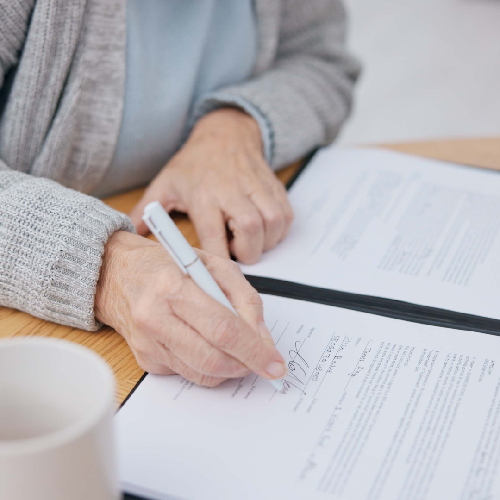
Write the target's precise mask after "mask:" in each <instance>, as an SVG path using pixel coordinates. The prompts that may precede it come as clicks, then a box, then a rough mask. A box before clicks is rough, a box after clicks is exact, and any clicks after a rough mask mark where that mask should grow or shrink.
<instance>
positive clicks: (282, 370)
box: [266, 361, 287, 378]
mask: <svg viewBox="0 0 500 500" xmlns="http://www.w3.org/2000/svg"><path fill="white" fill-rule="evenodd" d="M286 372H287V368H286V366H285V364H284V363H280V362H279V361H272V362H271V363H269V365H268V367H267V368H266V373H267V374H268V375H269V376H270V377H271V378H283V377H284V376H285V375H286Z"/></svg>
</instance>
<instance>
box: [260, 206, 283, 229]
mask: <svg viewBox="0 0 500 500" xmlns="http://www.w3.org/2000/svg"><path fill="white" fill-rule="evenodd" d="M264 218H265V219H266V222H267V223H268V224H271V225H272V226H278V225H280V224H281V223H282V222H283V220H284V213H283V212H282V211H281V210H280V209H279V207H273V208H269V209H267V210H266V211H265V213H264Z"/></svg>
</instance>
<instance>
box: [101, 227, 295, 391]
mask: <svg viewBox="0 0 500 500" xmlns="http://www.w3.org/2000/svg"><path fill="white" fill-rule="evenodd" d="M198 255H199V256H200V258H201V259H202V261H203V263H204V264H205V266H206V267H207V269H208V270H209V272H210V273H211V274H212V276H213V277H214V279H215V280H216V281H217V282H218V284H219V286H220V287H221V289H222V291H223V292H224V293H225V294H226V296H227V298H228V299H229V301H230V302H231V304H232V305H233V306H234V308H235V309H236V311H237V312H238V316H236V315H235V314H234V313H233V312H231V311H229V309H227V308H226V307H224V306H222V305H221V304H219V303H218V302H217V301H216V300H215V299H213V298H211V297H210V296H208V295H207V294H206V293H205V292H203V291H202V290H201V289H200V288H199V287H198V286H197V285H196V284H195V283H194V281H192V279H191V278H190V277H189V276H187V275H185V274H183V273H182V272H181V270H180V269H179V268H178V267H177V265H176V264H175V263H174V262H173V261H172V258H171V257H170V255H169V254H168V253H167V252H166V251H165V250H164V249H163V248H162V246H161V245H160V244H159V243H155V242H152V241H149V240H147V239H146V238H142V237H141V236H137V235H135V234H131V233H126V232H123V231H118V232H116V233H114V234H113V235H112V236H111V238H110V239H109V241H108V243H107V244H106V248H105V252H104V258H103V264H102V268H101V274H100V277H99V281H98V284H97V291H96V298H95V316H96V318H97V319H98V320H99V321H101V322H102V323H105V324H107V325H110V326H112V327H113V328H115V330H117V331H118V332H119V333H120V334H121V335H122V336H123V337H124V338H125V340H126V341H127V343H128V344H129V346H130V348H131V349H132V352H133V353H134V355H135V357H136V359H137V362H138V363H139V365H140V366H141V368H143V369H144V370H145V371H147V372H150V373H155V374H163V375H168V374H173V373H178V374H180V375H182V376H183V377H185V378H186V379H188V380H190V381H192V382H195V383H196V384H199V385H205V386H210V387H213V386H216V385H218V384H220V383H221V382H222V381H224V380H226V379H227V378H234V377H243V376H245V375H247V374H248V373H249V372H250V371H253V372H255V373H257V374H258V375H261V376H263V377H265V378H267V379H276V378H281V377H283V376H284V375H285V373H286V366H285V362H284V360H283V357H282V356H281V354H280V353H279V352H278V351H277V350H276V348H275V347H274V342H273V339H272V337H271V335H270V333H269V330H268V329H267V328H266V326H265V324H264V319H263V315H262V301H261V298H260V296H259V294H258V293H257V292H256V291H255V289H254V288H252V286H251V285H250V284H249V283H248V281H246V279H245V278H244V276H243V274H242V273H241V271H240V270H239V268H238V265H237V264H235V263H234V262H232V261H231V260H228V259H222V258H220V257H216V256H213V255H209V254H207V253H206V252H203V251H202V250H199V251H198Z"/></svg>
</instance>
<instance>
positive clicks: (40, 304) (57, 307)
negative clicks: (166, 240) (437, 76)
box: [0, 0, 359, 330]
mask: <svg viewBox="0 0 500 500" xmlns="http://www.w3.org/2000/svg"><path fill="white" fill-rule="evenodd" d="M125 5H126V0H37V1H35V0H0V87H1V90H0V305H5V306H9V307H15V308H18V309H21V310H23V311H27V312H29V313H31V314H33V315H35V316H38V317H41V318H44V319H48V320H52V321H55V322H58V323H62V324H66V325H71V326H75V327H79V328H84V329H87V330H96V329H97V328H98V327H99V326H100V325H99V324H98V323H97V322H96V321H95V318H94V298H95V290H96V285H97V281H98V279H99V270H100V266H101V262H102V254H103V251H104V247H105V244H106V242H107V240H108V238H109V236H110V235H111V234H112V233H113V232H114V231H117V230H127V231H133V227H132V224H131V223H130V220H129V219H128V218H127V217H126V216H125V215H123V214H120V213H118V212H116V211H114V210H112V209H110V208H108V207H106V206H105V205H104V204H103V203H101V202H100V201H98V200H96V199H95V198H92V197H90V196H87V195H85V194H81V193H78V192H77V191H81V192H83V193H89V192H91V191H92V190H93V189H94V188H95V186H97V185H98V183H99V181H100V180H101V179H102V178H103V176H104V174H105V173H106V169H107V168H108V166H109V165H110V163H111V159H112V158H113V153H114V150H115V146H116V142H117V137H118V133H119V129H120V122H121V115H122V108H123V96H124V83H125V39H126V37H125V34H126V33H125V29H126V24H125V19H126V17H125V14H126V13H125ZM145 7H146V6H145ZM256 9H257V16H258V22H259V41H260V43H259V53H258V57H257V63H256V66H255V71H254V76H253V77H252V78H251V79H250V80H249V81H247V82H245V83H243V84H241V85H237V86H234V87H231V88H225V89H220V90H219V91H217V92H215V93H213V94H211V95H208V96H205V98H204V99H203V101H202V103H201V104H200V107H199V108H198V113H197V116H202V115H203V114H204V113H207V112H209V111H210V110H211V109H214V108H216V107H219V106H224V105H228V104H231V105H237V106H241V107H243V108H244V109H246V110H247V111H248V112H249V113H250V114H253V115H254V116H255V117H256V119H257V120H258V122H259V124H260V126H261V130H262V134H263V139H264V145H265V149H266V156H267V158H268V160H269V162H270V163H271V164H272V165H273V166H275V167H276V166H281V165H284V164H286V163H288V162H290V161H292V160H295V159H297V158H298V157H300V156H301V155H303V154H305V153H306V152H307V151H308V150H310V149H312V148H314V147H316V146H319V145H322V144H325V143H327V142H329V141H331V140H332V139H333V138H334V137H335V135H336V134H337V132H338V130H339V128H340V126H341V124H342V122H343V121H344V120H345V118H346V117H347V115H348V112H349V109H350V107H351V99H352V87H353V84H354V81H355V79H356V77H357V75H358V72H359V67H358V65H357V63H356V62H355V61H354V60H353V59H352V58H350V57H349V56H348V55H347V53H346V52H345V50H344V29H345V28H344V24H345V22H344V11H343V9H342V5H341V3H340V0H307V1H305V0H256ZM173 70H175V69H173ZM49 179H51V180H49ZM53 181H56V182H53Z"/></svg>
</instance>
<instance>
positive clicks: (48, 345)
mask: <svg viewBox="0 0 500 500" xmlns="http://www.w3.org/2000/svg"><path fill="white" fill-rule="evenodd" d="M114 396H115V382H114V377H113V373H112V371H111V369H110V368H109V367H108V365H107V364H106V363H105V361H104V360H102V359H101V358H100V357H99V356H98V355H97V354H95V353H93V352H92V351H90V350H88V349H85V348H83V347H81V346H78V345H76V344H73V343H71V342H67V341H64V340H56V339H45V338H20V339H12V340H4V341H0V499H2V500H3V499H5V500H7V499H8V500H31V499H36V500H84V499H85V500H89V499H92V500H116V499H118V498H120V493H119V486H118V475H117V466H116V456H115V448H114V447H115V440H114V434H113V421H112V419H113V415H114V410H115V403H114Z"/></svg>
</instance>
